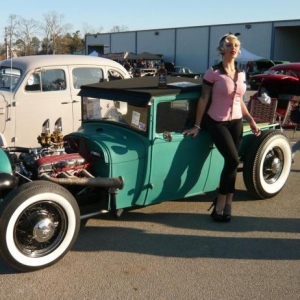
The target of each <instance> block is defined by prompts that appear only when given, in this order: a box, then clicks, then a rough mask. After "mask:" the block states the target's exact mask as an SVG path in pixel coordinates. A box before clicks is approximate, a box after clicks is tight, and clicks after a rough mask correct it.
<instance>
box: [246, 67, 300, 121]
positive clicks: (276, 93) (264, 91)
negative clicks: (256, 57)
mask: <svg viewBox="0 0 300 300" xmlns="http://www.w3.org/2000/svg"><path fill="white" fill-rule="evenodd" d="M255 77H257V78H259V79H260V80H261V84H260V86H259V88H258V91H257V92H256V93H255V94H254V95H253V96H252V97H251V98H250V100H249V102H248V108H249V109H250V108H251V104H252V99H258V100H260V101H262V100H265V99H266V98H269V100H270V98H271V99H273V100H274V101H275V100H276V116H275V119H276V120H277V121H278V122H280V123H281V125H282V126H295V124H294V123H293V122H291V120H290V112H291V110H293V109H295V108H297V107H298V105H299V101H300V63H288V64H280V65H276V66H274V67H272V68H270V69H269V70H268V71H267V72H266V73H264V74H259V75H255Z"/></svg>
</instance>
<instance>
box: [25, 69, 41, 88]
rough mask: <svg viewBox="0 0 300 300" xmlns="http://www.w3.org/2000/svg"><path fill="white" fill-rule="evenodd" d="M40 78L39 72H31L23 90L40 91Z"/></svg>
mask: <svg viewBox="0 0 300 300" xmlns="http://www.w3.org/2000/svg"><path fill="white" fill-rule="evenodd" d="M40 82H41V79H40V74H39V73H32V74H31V75H30V76H29V78H28V80H27V84H26V86H25V91H27V92H40V91H41V83H40Z"/></svg>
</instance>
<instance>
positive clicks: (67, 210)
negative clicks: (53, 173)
mask: <svg viewBox="0 0 300 300" xmlns="http://www.w3.org/2000/svg"><path fill="white" fill-rule="evenodd" d="M79 228H80V212H79V207H78V205H77V202H76V200H75V199H74V197H73V196H72V195H71V194H70V193H69V192H68V191H67V190H66V189H65V188H63V187H62V186H60V185H57V184H54V183H51V182H47V181H35V182H30V183H26V184H24V185H22V186H21V187H19V188H17V189H16V190H14V191H12V192H11V193H9V194H8V195H7V197H6V198H4V201H3V203H2V204H1V209H0V251H1V254H2V256H3V258H4V259H5V260H6V261H7V262H8V263H9V264H10V265H11V266H12V267H14V268H16V269H19V270H21V271H34V270H39V269H43V268H45V267H48V266H50V265H52V264H54V263H55V262H57V261H58V260H60V259H61V258H62V257H63V256H64V255H65V254H66V253H67V252H68V250H69V249H70V248H71V247H72V245H73V244H74V242H75V240H76V238H77V235H78V231H79Z"/></svg>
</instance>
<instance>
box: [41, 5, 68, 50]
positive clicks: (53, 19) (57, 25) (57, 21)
mask: <svg viewBox="0 0 300 300" xmlns="http://www.w3.org/2000/svg"><path fill="white" fill-rule="evenodd" d="M63 19H64V15H59V14H58V13H57V12H55V11H52V12H49V13H47V14H45V15H44V21H45V24H42V25H41V29H42V31H43V32H44V35H45V38H44V41H43V43H44V46H45V50H46V54H48V53H49V52H50V51H51V52H52V53H53V54H56V52H57V46H58V45H57V43H58V39H60V38H61V37H62V36H63V35H65V34H66V33H67V32H68V30H70V29H71V28H72V25H71V24H63V23H62V22H63ZM58 53H59V51H58Z"/></svg>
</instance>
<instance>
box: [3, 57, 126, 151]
mask: <svg viewBox="0 0 300 300" xmlns="http://www.w3.org/2000/svg"><path fill="white" fill-rule="evenodd" d="M125 78H130V75H129V73H128V72H127V71H126V69H125V68H124V67H123V66H122V65H121V64H119V63H117V62H115V61H113V60H110V59H106V58H101V57H92V56H85V55H36V56H24V57H17V58H13V59H11V60H4V61H1V62H0V144H1V140H2V144H4V145H5V146H9V147H10V146H22V147H37V146H39V144H38V142H37V137H38V136H39V135H40V134H41V130H42V124H43V123H44V122H45V121H46V120H47V119H49V123H50V132H51V133H52V131H53V129H54V123H55V121H56V120H57V119H58V118H61V119H62V127H63V128H62V131H63V134H64V135H65V134H67V133H70V132H73V131H75V130H77V129H78V128H79V126H80V124H81V123H80V119H81V103H80V97H79V96H77V94H78V92H79V89H80V86H81V85H84V84H90V83H97V82H101V81H110V80H116V79H125ZM0 146H1V145H0Z"/></svg>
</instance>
